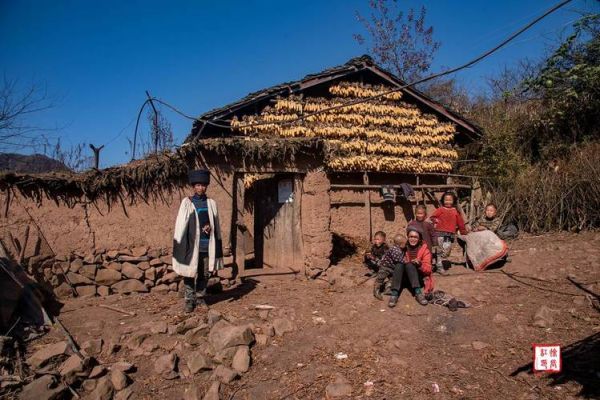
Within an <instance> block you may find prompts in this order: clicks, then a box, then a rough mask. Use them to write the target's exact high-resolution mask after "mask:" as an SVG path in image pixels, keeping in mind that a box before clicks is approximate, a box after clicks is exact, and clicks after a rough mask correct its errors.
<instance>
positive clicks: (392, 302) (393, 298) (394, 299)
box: [388, 295, 398, 308]
mask: <svg viewBox="0 0 600 400" xmlns="http://www.w3.org/2000/svg"><path fill="white" fill-rule="evenodd" d="M397 303H398V296H394V295H392V296H390V301H389V302H388V307H389V308H394V307H396V304H397Z"/></svg>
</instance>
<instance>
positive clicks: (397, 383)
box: [30, 232, 600, 400]
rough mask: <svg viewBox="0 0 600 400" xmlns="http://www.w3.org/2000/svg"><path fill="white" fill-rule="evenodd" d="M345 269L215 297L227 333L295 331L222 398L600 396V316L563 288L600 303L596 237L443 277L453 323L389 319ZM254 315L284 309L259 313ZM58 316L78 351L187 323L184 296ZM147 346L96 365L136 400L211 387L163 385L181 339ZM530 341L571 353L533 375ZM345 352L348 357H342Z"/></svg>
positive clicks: (518, 246) (115, 301)
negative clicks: (238, 326)
mask: <svg viewBox="0 0 600 400" xmlns="http://www.w3.org/2000/svg"><path fill="white" fill-rule="evenodd" d="M336 269H337V270H338V271H343V278H340V276H339V274H338V278H337V279H336V281H335V283H334V284H331V283H330V282H328V281H327V280H328V279H327V277H324V278H323V279H318V280H316V281H306V280H305V279H304V277H293V276H289V275H287V276H269V277H256V278H252V279H246V280H245V281H244V283H242V284H241V285H240V286H238V287H235V288H232V289H229V290H227V291H225V292H223V293H219V294H216V295H214V296H212V297H211V300H210V307H211V308H213V309H215V310H217V311H219V312H221V313H222V314H223V315H224V316H225V317H226V318H227V319H228V320H230V321H232V322H235V323H254V324H255V326H260V325H261V324H265V323H269V322H270V321H272V319H273V318H287V319H289V320H291V321H293V324H294V325H295V329H294V330H293V331H292V332H290V333H286V334H285V335H283V336H281V337H279V336H275V337H273V338H272V339H271V341H270V343H269V344H267V345H262V346H261V345H259V344H255V345H254V346H253V347H252V366H251V368H250V370H249V371H248V372H247V373H245V374H243V376H242V377H241V378H240V379H239V380H236V381H234V382H233V383H232V384H230V385H222V386H221V398H222V399H257V400H258V399H322V398H325V393H326V386H327V385H328V384H330V383H331V382H333V381H334V380H335V379H336V377H337V376H338V375H341V376H342V377H343V378H344V379H346V380H347V381H349V383H350V384H351V385H352V395H351V398H356V399H363V398H371V399H401V398H402V399H407V398H409V399H421V398H439V399H455V398H456V399H463V398H467V399H489V398H505V399H539V398H547V399H570V398H599V396H600V313H599V312H598V311H596V310H595V309H594V308H593V307H592V305H591V301H590V299H589V298H586V297H585V292H583V291H582V290H580V289H578V288H577V287H575V286H574V285H573V284H572V283H571V282H570V281H569V280H567V277H568V276H571V277H573V278H575V279H576V280H577V281H579V282H582V283H584V284H586V287H587V288H588V289H591V290H592V291H594V292H596V293H600V233H594V232H587V233H582V234H552V235H544V236H537V237H526V238H521V239H519V240H516V241H513V242H512V243H510V262H509V263H507V264H506V265H505V266H504V267H503V268H502V269H501V270H492V271H488V272H484V273H476V272H473V271H471V270H467V269H466V268H464V267H462V266H454V267H453V268H451V270H450V274H449V275H448V276H436V289H441V290H444V291H446V292H447V293H451V294H452V295H454V296H456V297H457V298H458V299H460V300H464V301H466V302H469V303H471V304H472V307H471V308H468V309H459V310H458V311H456V312H451V311H450V310H448V309H447V308H445V307H442V306H437V305H429V306H426V307H423V306H420V305H419V304H417V303H416V302H415V300H414V299H413V298H412V297H411V296H410V294H409V293H408V292H405V293H403V294H402V296H401V297H400V302H399V303H398V305H397V307H396V308H395V309H390V308H388V307H387V298H386V301H384V302H381V301H378V300H376V299H375V298H373V296H372V280H367V278H366V277H365V276H364V273H365V271H364V270H363V267H362V266H361V265H360V259H359V258H358V257H356V256H355V257H353V258H346V259H343V260H341V261H340V263H339V265H338V267H336ZM505 273H507V274H508V275H507V274H505ZM100 304H110V305H114V306H117V307H120V308H123V309H126V310H128V311H133V312H135V313H136V316H134V317H130V316H126V315H124V314H121V313H118V312H114V311H111V310H109V309H105V308H100V307H99V305H100ZM259 304H262V305H265V304H267V305H271V306H273V307H275V309H274V310H272V311H271V312H269V313H268V314H269V315H266V314H267V312H262V313H260V315H259V311H258V310H256V309H255V306H256V305H259ZM542 306H547V307H548V308H550V309H551V310H552V311H551V313H550V316H549V317H548V318H547V319H548V321H546V322H547V323H546V325H547V327H545V328H544V327H539V326H534V324H533V323H532V321H533V317H534V315H535V314H536V312H537V311H538V310H539V309H540V307H542ZM202 312H203V311H197V312H196V314H201V313H202ZM60 318H61V320H62V321H63V323H64V325H65V326H66V327H67V328H68V329H69V330H70V332H71V333H72V334H73V335H74V337H75V338H76V340H77V341H78V342H79V343H81V342H83V341H85V340H87V339H91V338H98V337H102V338H103V339H104V341H105V342H106V343H109V342H111V341H113V342H122V341H124V340H126V338H127V336H128V335H130V334H131V333H133V332H136V331H139V330H140V329H143V325H144V324H145V323H147V322H156V321H167V322H168V323H169V324H175V323H177V322H180V321H182V320H183V319H185V318H189V315H186V314H183V312H182V299H180V298H179V297H178V296H177V295H176V294H175V293H171V294H163V295H161V294H156V293H150V294H136V295H126V296H122V295H113V296H109V297H108V298H104V299H100V298H89V299H72V300H69V301H67V302H66V304H65V306H64V307H63V309H62V312H61V315H60ZM56 340H63V337H62V336H61V334H60V332H54V331H53V332H51V333H50V334H49V335H47V336H45V337H43V338H42V339H40V340H38V343H34V345H33V346H30V347H31V349H30V350H33V349H34V348H35V345H39V344H43V343H49V342H52V341H56ZM148 341H150V342H153V344H150V345H148V344H145V347H144V350H142V351H132V350H129V349H127V348H123V349H122V350H121V351H119V352H117V353H116V354H114V355H110V356H100V357H98V358H99V361H100V362H102V363H110V362H114V361H116V360H120V359H124V360H127V361H130V362H133V363H135V365H136V366H137V372H135V373H133V374H131V377H132V378H133V380H134V383H133V388H134V391H135V394H136V398H140V399H146V398H147V399H161V398H173V399H177V398H181V397H182V395H183V392H184V390H185V388H186V387H188V386H189V385H190V384H191V383H192V382H195V383H197V384H198V385H201V386H203V387H206V388H208V385H209V375H210V373H204V374H199V375H195V376H194V377H190V378H179V379H175V380H163V379H162V378H160V377H159V376H158V375H156V374H155V373H154V371H153V360H154V359H156V358H157V357H158V356H160V355H162V354H166V353H167V352H169V351H175V352H176V353H177V354H178V355H179V357H181V358H182V359H184V360H185V357H186V355H187V354H188V353H189V352H190V350H191V348H190V347H189V346H187V345H185V344H184V343H183V339H182V336H181V335H175V334H173V335H168V334H158V335H153V336H152V337H151V338H149V339H146V342H148ZM146 342H145V343H146ZM533 343H558V344H560V345H561V346H562V357H563V372H562V373H561V374H559V375H553V376H550V375H547V374H541V375H534V374H532V373H531V372H530V371H531V361H532V357H533V352H532V344H533ZM338 353H343V354H345V355H347V358H343V359H338V358H336V356H335V355H336V354H338ZM367 382H372V386H371V385H370V384H367V385H365V383H367ZM438 389H439V391H438Z"/></svg>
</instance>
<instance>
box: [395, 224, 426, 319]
mask: <svg viewBox="0 0 600 400" xmlns="http://www.w3.org/2000/svg"><path fill="white" fill-rule="evenodd" d="M406 236H407V238H408V243H407V244H406V252H405V256H404V259H403V260H402V262H401V263H400V264H397V265H396V268H394V273H393V276H392V295H391V296H390V301H389V303H388V307H395V306H396V303H398V297H399V296H400V290H401V289H402V282H403V280H404V276H406V277H407V278H408V282H409V284H410V287H411V289H412V290H413V293H414V296H415V300H417V302H418V303H419V304H420V305H422V306H426V305H427V304H428V302H427V299H426V298H425V294H427V293H431V292H432V291H433V277H432V276H431V252H430V251H429V248H427V243H425V241H424V240H423V235H422V232H421V231H420V230H419V228H417V227H414V226H409V227H408V228H407V229H406ZM421 282H423V285H421Z"/></svg>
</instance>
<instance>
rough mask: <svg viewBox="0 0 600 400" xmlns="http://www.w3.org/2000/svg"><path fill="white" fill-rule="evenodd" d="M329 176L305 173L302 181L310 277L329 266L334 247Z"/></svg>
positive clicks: (303, 217)
mask: <svg viewBox="0 0 600 400" xmlns="http://www.w3.org/2000/svg"><path fill="white" fill-rule="evenodd" d="M329 203H330V199H329V178H328V177H327V174H326V173H325V172H322V171H313V172H309V173H307V174H306V176H305V177H304V180H303V182H302V208H301V214H302V241H303V243H304V265H305V267H306V273H307V275H309V276H316V275H318V274H319V273H320V272H321V271H323V270H324V269H326V268H327V267H329V264H330V260H329V257H330V256H331V250H332V237H331V230H330V207H329Z"/></svg>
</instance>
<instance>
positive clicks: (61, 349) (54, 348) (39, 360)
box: [27, 342, 69, 368]
mask: <svg viewBox="0 0 600 400" xmlns="http://www.w3.org/2000/svg"><path fill="white" fill-rule="evenodd" d="M68 349H69V345H68V344H67V342H58V343H53V344H48V345H46V346H44V347H42V348H41V349H39V350H38V351H36V352H35V353H33V355H32V356H31V357H29V358H28V359H27V364H29V365H30V366H32V367H33V368H40V367H42V366H44V365H45V364H46V363H47V362H48V361H50V359H52V358H53V357H57V356H59V355H63V354H66V353H67V350H68Z"/></svg>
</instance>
